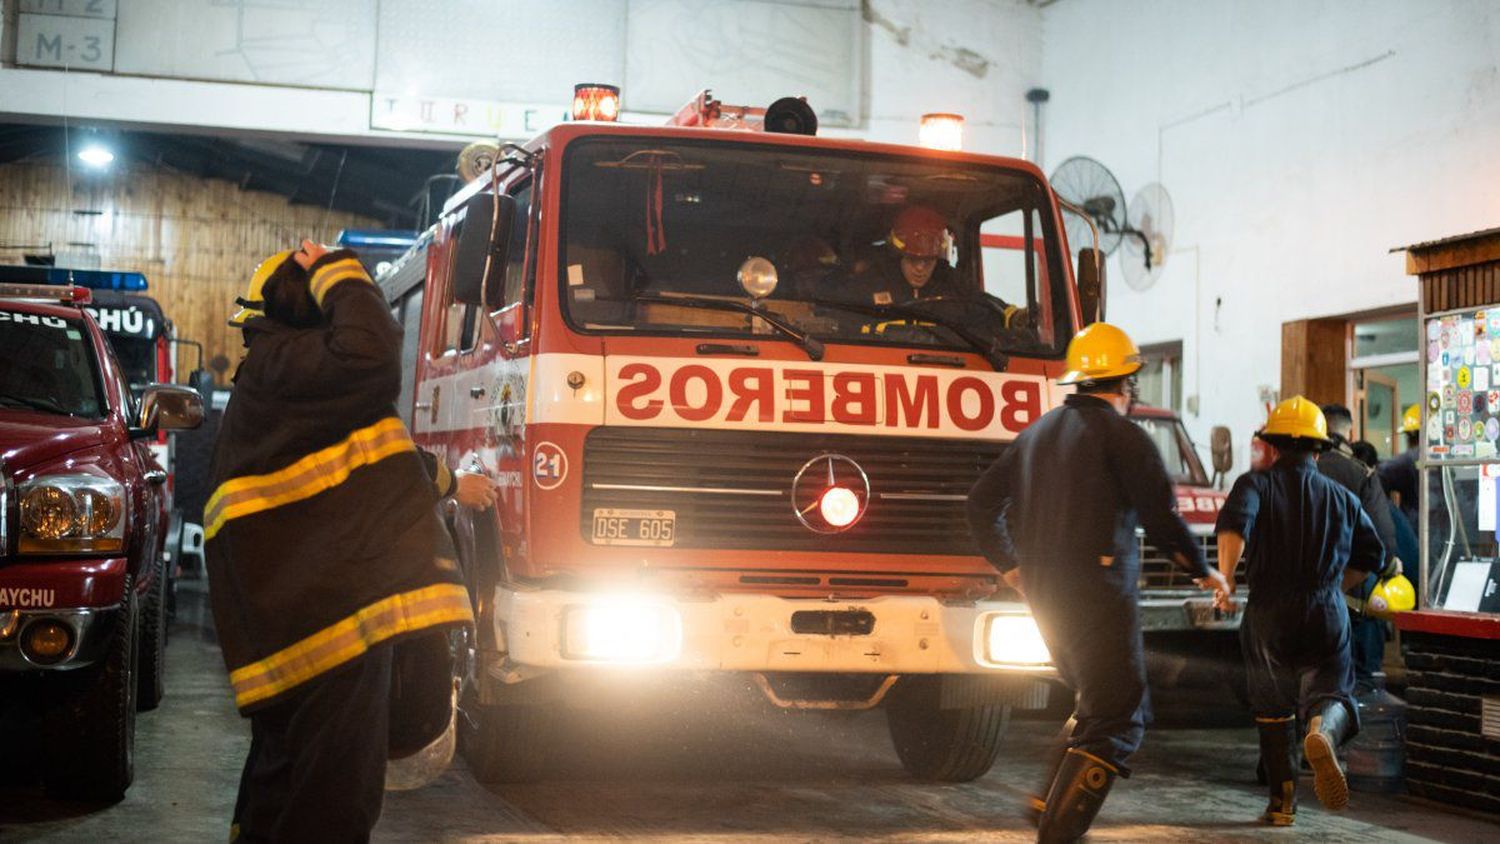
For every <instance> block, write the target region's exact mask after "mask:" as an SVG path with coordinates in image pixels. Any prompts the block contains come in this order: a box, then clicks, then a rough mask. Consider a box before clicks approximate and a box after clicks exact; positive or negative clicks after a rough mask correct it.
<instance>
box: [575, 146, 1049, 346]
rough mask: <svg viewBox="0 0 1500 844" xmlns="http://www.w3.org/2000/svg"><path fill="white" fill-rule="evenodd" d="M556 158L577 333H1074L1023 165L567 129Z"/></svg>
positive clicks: (857, 338)
mask: <svg viewBox="0 0 1500 844" xmlns="http://www.w3.org/2000/svg"><path fill="white" fill-rule="evenodd" d="M563 170H564V174H565V175H564V183H563V195H564V200H563V202H564V205H563V209H562V215H563V220H562V241H563V242H562V255H563V261H562V262H561V263H562V271H561V279H560V284H561V290H562V291H563V301H564V303H565V312H566V314H567V316H568V319H569V321H570V322H571V323H572V325H573V327H574V328H575V329H577V330H580V331H588V332H620V331H646V332H651V333H658V334H660V333H666V334H692V335H704V334H708V335H768V336H790V335H789V334H788V332H787V330H786V329H787V328H791V329H795V330H796V331H797V332H800V333H801V334H803V335H806V336H808V337H815V338H818V339H819V340H821V341H829V342H848V343H876V344H887V345H901V346H928V347H939V348H945V349H955V350H963V351H980V352H981V353H986V354H989V355H990V358H991V360H994V359H996V355H995V354H990V353H998V354H1001V355H1005V354H1009V355H1014V354H1021V355H1027V356H1038V357H1048V356H1055V355H1058V354H1060V353H1061V352H1062V350H1063V348H1064V346H1065V345H1066V343H1067V341H1068V334H1069V327H1068V326H1069V320H1068V312H1069V311H1068V296H1067V290H1066V289H1065V285H1066V280H1067V274H1066V270H1065V268H1064V266H1063V261H1064V260H1065V259H1064V256H1063V252H1062V250H1061V248H1060V239H1059V238H1058V237H1057V236H1056V234H1055V231H1054V227H1053V215H1052V214H1051V213H1050V211H1049V208H1048V204H1047V202H1048V200H1047V197H1048V194H1047V191H1046V189H1045V187H1044V186H1043V184H1042V183H1041V182H1040V180H1038V179H1036V178H1035V177H1033V176H1032V175H1030V174H1028V173H1026V172H1024V171H1021V170H1016V169H1008V168H1004V167H1000V166H993V165H984V164H976V163H968V162H953V161H939V160H935V159H931V158H926V157H922V156H918V155H912V156H895V155H873V154H870V153H862V152H858V151H846V150H822V149H802V148H791V147H785V146H779V145H776V146H773V145H770V144H756V143H724V142H722V141H718V142H713V141H671V142H662V139H660V138H651V139H646V138H636V139H631V138H624V139H622V138H614V137H611V138H585V139H581V140H578V141H575V142H574V143H573V144H571V145H570V146H569V148H568V151H567V160H566V162H565V165H564V168H563ZM754 258H762V259H765V261H768V262H769V265H770V267H771V268H773V272H774V283H771V282H768V273H767V272H766V264H765V263H764V262H753V261H752V259H754ZM752 293H754V294H755V295H754V296H752V295H751V294H752ZM674 297H676V298H677V299H678V300H679V302H673V301H672V299H673V298H674ZM757 298H759V299H760V301H756V300H757ZM713 302H721V303H722V304H723V305H724V307H706V305H708V304H711V303H713ZM752 303H754V305H755V307H754V308H750V307H744V306H746V305H750V304H752ZM756 309H762V311H763V312H765V313H767V315H768V317H770V318H772V319H774V320H775V321H776V322H779V323H782V325H780V326H776V325H772V324H770V322H771V319H762V318H760V317H758V316H756V315H755V314H756ZM804 345H805V344H804Z"/></svg>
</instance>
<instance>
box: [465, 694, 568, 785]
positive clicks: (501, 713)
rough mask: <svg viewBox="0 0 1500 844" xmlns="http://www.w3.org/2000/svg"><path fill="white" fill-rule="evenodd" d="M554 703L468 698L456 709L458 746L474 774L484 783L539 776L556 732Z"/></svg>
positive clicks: (531, 780)
mask: <svg viewBox="0 0 1500 844" xmlns="http://www.w3.org/2000/svg"><path fill="white" fill-rule="evenodd" d="M556 706H557V704H555V703H554V704H546V703H540V704H538V703H524V704H505V705H498V706H495V705H484V704H479V703H477V702H473V701H470V702H469V703H467V704H463V705H461V706H460V709H459V713H458V749H459V752H460V753H462V754H463V757H464V760H465V761H466V762H468V763H469V770H471V771H473V773H474V778H475V779H477V780H479V781H480V782H484V783H518V782H534V781H536V780H538V779H541V776H542V772H543V770H544V768H545V765H546V761H547V752H548V751H549V750H550V749H552V748H553V737H554V736H555V734H556V726H557V712H556V709H555V707H556Z"/></svg>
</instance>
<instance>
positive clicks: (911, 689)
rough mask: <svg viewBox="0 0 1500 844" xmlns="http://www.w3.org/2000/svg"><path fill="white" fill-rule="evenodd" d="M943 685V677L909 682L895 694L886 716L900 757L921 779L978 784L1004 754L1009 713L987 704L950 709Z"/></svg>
mask: <svg viewBox="0 0 1500 844" xmlns="http://www.w3.org/2000/svg"><path fill="white" fill-rule="evenodd" d="M942 682H943V678H942V677H941V676H925V675H924V676H906V677H903V678H901V682H900V683H898V684H896V687H895V688H894V689H892V690H891V696H890V697H889V698H887V700H886V705H885V711H886V722H887V724H888V725H889V726H890V731H891V741H892V743H894V744H895V746H896V755H897V756H898V757H900V758H901V765H902V766H903V767H904V768H906V770H907V772H908V773H910V774H911V775H912V776H915V777H917V778H919V779H924V780H935V781H938V782H968V781H970V780H973V779H978V778H979V777H982V776H984V775H985V774H986V773H988V772H989V770H990V768H991V767H992V766H993V765H994V764H995V757H996V756H997V755H998V754H999V753H1000V739H1001V738H1002V737H1003V736H1004V735H1005V728H1006V725H1007V724H1008V723H1009V721H1010V707H1009V706H1006V705H1003V704H996V703H986V704H978V705H968V706H960V707H957V708H946V709H945V708H943V706H942Z"/></svg>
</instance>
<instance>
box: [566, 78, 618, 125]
mask: <svg viewBox="0 0 1500 844" xmlns="http://www.w3.org/2000/svg"><path fill="white" fill-rule="evenodd" d="M619 117H620V88H619V86H616V85H604V84H600V83H597V82H583V83H580V84H578V85H574V86H573V119H574V120H602V121H605V122H606V123H613V122H615V121H616V120H618V119H619Z"/></svg>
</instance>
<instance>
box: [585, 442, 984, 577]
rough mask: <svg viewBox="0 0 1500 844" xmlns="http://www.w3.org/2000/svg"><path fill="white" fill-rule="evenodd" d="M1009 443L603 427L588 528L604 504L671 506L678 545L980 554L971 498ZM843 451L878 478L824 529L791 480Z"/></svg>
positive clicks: (590, 445)
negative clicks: (861, 505) (796, 505)
mask: <svg viewBox="0 0 1500 844" xmlns="http://www.w3.org/2000/svg"><path fill="white" fill-rule="evenodd" d="M1002 448H1003V445H1002V444H1000V443H991V442H981V441H973V440H943V439H927V438H920V437H862V436H847V435H836V434H789V433H762V432H758V431H713V430H692V429H676V428H627V427H604V428H596V429H594V430H593V431H592V432H590V433H589V435H588V438H587V440H586V441H585V443H584V463H583V465H584V477H583V481H584V490H583V506H582V508H581V512H580V514H579V516H580V529H581V530H582V531H583V536H584V538H585V539H589V538H590V537H591V536H592V532H593V514H594V510H595V508H621V509H650V510H657V509H661V510H672V511H674V512H675V513H676V515H677V524H676V531H677V533H676V540H675V542H674V546H675V547H678V548H722V549H754V550H768V551H770V550H776V551H782V550H784V551H803V550H816V551H826V552H841V551H848V552H866V553H868V552H877V553H878V552H884V553H906V554H931V555H974V554H978V553H979V552H978V549H977V548H976V547H975V546H974V543H973V540H972V539H970V537H969V526H968V522H967V520H966V518H965V516H964V499H965V497H966V496H967V494H968V492H969V488H970V487H971V486H973V485H974V481H976V480H978V478H979V475H980V473H981V472H983V471H984V470H985V469H986V468H988V467H989V465H990V463H992V462H994V460H995V458H997V457H998V456H999V455H1000V451H1001V449H1002ZM827 452H833V453H837V454H842V455H845V456H847V457H850V458H852V459H853V460H855V461H856V462H857V463H859V464H860V466H861V467H863V469H864V471H865V474H866V475H867V476H868V477H869V479H870V494H871V501H870V504H869V510H868V512H866V513H865V515H864V517H863V518H862V519H860V521H859V522H858V523H857V524H855V525H854V527H852V528H850V529H849V530H847V531H845V532H843V533H838V534H817V533H813V532H812V531H809V530H808V529H807V528H805V527H803V526H802V524H801V523H799V522H798V521H797V518H796V516H795V515H794V514H793V513H792V504H791V493H790V489H791V485H792V477H793V476H794V475H796V473H797V470H798V469H800V468H801V467H802V465H803V464H804V463H806V462H807V461H808V460H810V459H811V458H813V457H816V456H818V455H819V454H823V453H827Z"/></svg>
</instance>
